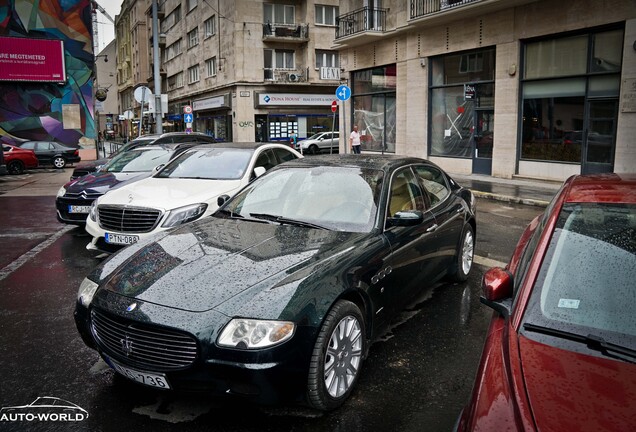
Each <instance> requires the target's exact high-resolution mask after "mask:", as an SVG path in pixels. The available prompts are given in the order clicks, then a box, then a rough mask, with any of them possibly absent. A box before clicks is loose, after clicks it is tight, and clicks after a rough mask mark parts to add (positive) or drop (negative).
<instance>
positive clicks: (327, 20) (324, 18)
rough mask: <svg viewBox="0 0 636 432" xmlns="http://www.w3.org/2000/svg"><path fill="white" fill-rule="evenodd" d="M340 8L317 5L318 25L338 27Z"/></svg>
mask: <svg viewBox="0 0 636 432" xmlns="http://www.w3.org/2000/svg"><path fill="white" fill-rule="evenodd" d="M337 16H338V6H326V5H316V24H322V25H332V26H335V25H336V17H337Z"/></svg>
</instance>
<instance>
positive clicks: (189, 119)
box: [183, 114, 193, 123]
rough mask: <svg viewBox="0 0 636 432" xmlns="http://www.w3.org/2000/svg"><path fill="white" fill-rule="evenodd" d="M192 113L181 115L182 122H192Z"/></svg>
mask: <svg viewBox="0 0 636 432" xmlns="http://www.w3.org/2000/svg"><path fill="white" fill-rule="evenodd" d="M192 117H193V116H192V114H184V115H183V122H184V123H192Z"/></svg>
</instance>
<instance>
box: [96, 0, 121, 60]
mask: <svg viewBox="0 0 636 432" xmlns="http://www.w3.org/2000/svg"><path fill="white" fill-rule="evenodd" d="M97 3H99V5H100V6H101V7H103V8H104V9H105V10H106V12H108V15H110V16H111V17H112V18H113V19H115V15H117V14H118V13H119V10H120V8H121V3H122V2H121V0H98V1H97ZM114 38H115V24H113V23H112V22H110V20H109V19H108V18H106V17H105V16H104V15H103V14H102V13H101V12H100V11H99V10H98V11H97V41H98V44H99V45H98V46H99V51H101V50H103V49H104V47H106V45H108V43H109V42H110V41H112V40H113V39H114Z"/></svg>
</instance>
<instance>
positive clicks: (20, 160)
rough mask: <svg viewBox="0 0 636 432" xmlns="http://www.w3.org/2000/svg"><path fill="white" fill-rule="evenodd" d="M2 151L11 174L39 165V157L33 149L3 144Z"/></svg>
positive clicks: (20, 172)
mask: <svg viewBox="0 0 636 432" xmlns="http://www.w3.org/2000/svg"><path fill="white" fill-rule="evenodd" d="M2 153H3V154H4V163H5V164H6V165H7V171H8V172H9V174H22V173H23V172H24V170H25V169H28V168H37V166H38V158H37V157H36V156H35V153H34V152H33V150H26V149H21V148H20V147H16V146H12V145H10V144H2Z"/></svg>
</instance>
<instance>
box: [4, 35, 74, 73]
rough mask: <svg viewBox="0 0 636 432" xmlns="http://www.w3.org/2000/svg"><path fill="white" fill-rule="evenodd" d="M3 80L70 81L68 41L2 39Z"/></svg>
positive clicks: (19, 38)
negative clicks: (67, 78) (67, 79)
mask: <svg viewBox="0 0 636 432" xmlns="http://www.w3.org/2000/svg"><path fill="white" fill-rule="evenodd" d="M0 81H31V82H55V83H62V82H66V68H65V66H64V42H62V41H61V40H52V39H29V38H21V37H4V36H0Z"/></svg>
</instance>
